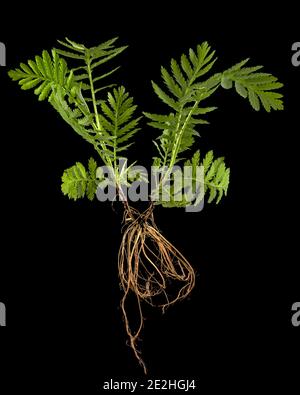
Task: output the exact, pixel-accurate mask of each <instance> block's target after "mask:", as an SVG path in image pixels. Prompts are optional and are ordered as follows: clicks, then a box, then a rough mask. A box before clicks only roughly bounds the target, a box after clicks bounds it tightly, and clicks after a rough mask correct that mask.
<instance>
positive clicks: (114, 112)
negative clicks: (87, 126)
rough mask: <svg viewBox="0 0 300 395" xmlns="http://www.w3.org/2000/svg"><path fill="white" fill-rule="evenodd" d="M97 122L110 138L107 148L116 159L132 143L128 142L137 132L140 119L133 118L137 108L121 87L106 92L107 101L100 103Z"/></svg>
mask: <svg viewBox="0 0 300 395" xmlns="http://www.w3.org/2000/svg"><path fill="white" fill-rule="evenodd" d="M100 108H101V113H99V120H100V123H101V125H102V126H103V129H104V130H105V132H106V133H108V135H109V136H110V137H111V140H110V141H107V143H106V144H107V146H108V147H109V149H110V150H111V154H112V155H113V156H114V157H116V155H117V154H118V153H119V152H122V151H125V150H126V149H127V148H128V147H129V146H130V145H131V144H132V143H130V142H129V140H130V139H131V138H132V137H133V136H134V135H135V133H137V132H138V131H139V128H138V123H139V120H140V119H141V117H138V118H136V117H134V113H135V111H136V108H137V106H136V105H134V104H133V99H132V98H131V97H130V96H129V94H128V92H126V90H125V88H124V87H123V86H120V87H118V88H115V89H113V91H112V92H108V94H107V100H105V101H104V100H103V101H101V103H100Z"/></svg>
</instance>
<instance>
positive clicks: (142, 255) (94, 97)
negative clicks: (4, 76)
mask: <svg viewBox="0 0 300 395" xmlns="http://www.w3.org/2000/svg"><path fill="white" fill-rule="evenodd" d="M116 41H117V38H113V39H111V40H109V41H106V42H104V43H102V44H100V45H97V46H95V47H91V48H89V47H86V46H85V45H84V44H78V43H76V42H74V41H71V40H69V39H68V38H66V39H65V41H58V43H59V44H60V48H58V49H56V48H55V49H52V50H51V52H48V51H46V50H44V51H43V52H42V55H41V56H36V57H35V58H34V59H33V60H28V61H27V62H26V63H21V64H20V66H19V68H16V69H15V70H11V71H9V76H10V77H11V78H12V79H13V80H14V81H17V82H18V83H19V85H20V87H21V89H23V90H33V91H34V93H35V95H37V97H38V100H40V101H43V100H47V101H48V103H50V104H51V105H52V106H53V107H54V108H55V110H56V111H57V112H58V114H59V115H60V116H61V117H62V118H63V120H64V121H65V122H67V123H68V124H69V125H70V126H71V127H72V128H73V130H74V131H75V132H76V133H77V134H79V135H80V136H81V137H82V138H83V139H84V140H86V141H87V142H89V143H90V144H92V145H93V147H94V149H95V151H96V152H97V161H95V160H94V159H93V158H91V159H89V161H88V165H87V167H85V166H84V165H83V164H82V163H80V162H77V163H76V164H74V165H73V166H71V167H70V168H68V169H67V170H65V171H64V173H63V176H62V192H63V194H64V195H67V196H68V197H69V198H70V199H74V200H77V199H79V198H83V197H85V196H86V197H87V198H88V199H90V200H93V199H94V198H95V195H96V193H97V196H98V191H99V190H101V188H102V190H103V188H104V187H105V186H107V185H111V184H112V183H113V184H114V186H115V190H116V193H115V196H114V199H117V198H119V200H120V201H121V202H122V206H123V208H124V220H123V227H122V241H121V246H120V250H119V254H118V268H119V277H120V281H121V286H122V290H123V296H122V300H121V310H122V313H123V316H124V322H125V328H126V332H127V335H128V338H129V343H130V346H131V348H132V350H133V352H134V354H135V356H136V358H137V360H138V361H139V363H140V364H141V366H142V367H143V369H144V372H145V373H146V372H147V369H146V365H145V363H144V361H143V359H142V356H141V352H140V350H139V348H138V339H139V338H140V336H141V331H142V328H143V323H144V318H143V310H142V308H143V302H147V303H148V304H150V305H151V306H158V307H160V308H162V310H163V311H164V310H165V309H166V308H167V307H169V306H170V305H172V304H174V303H176V302H177V301H179V300H182V299H184V298H186V296H187V295H189V294H190V292H191V291H192V289H193V287H194V285H195V273H194V269H193V267H192V266H191V264H190V263H189V262H188V260H187V259H186V258H185V257H184V256H183V255H182V254H181V253H180V252H179V251H178V250H177V249H176V248H175V247H174V246H173V245H172V243H170V242H169V241H168V240H167V239H166V238H165V237H164V236H163V235H162V233H161V232H160V231H159V229H158V227H157V226H156V224H155V219H154V208H155V206H157V205H162V206H163V207H168V208H169V207H170V208H172V207H186V208H188V207H189V208H191V207H195V206H196V205H198V204H200V203H201V202H202V201H203V199H204V198H206V197H207V200H208V202H209V203H211V202H216V203H218V202H219V201H220V200H221V198H222V197H223V196H224V195H226V193H227V189H228V184H229V175H230V174H229V168H228V167H227V166H226V165H225V162H224V158H223V157H219V158H215V157H214V154H213V151H209V152H208V153H206V155H203V156H202V155H200V151H199V149H197V148H195V146H198V141H197V136H198V135H199V129H200V128H201V127H202V125H205V124H207V123H208V121H207V118H208V116H209V113H210V112H212V111H214V110H215V109H216V107H212V106H207V104H206V102H207V101H208V99H210V96H212V95H213V94H214V93H215V92H216V90H217V89H219V88H224V89H226V90H230V89H231V90H235V91H236V92H237V93H238V94H239V95H240V96H241V97H242V98H243V99H246V100H248V101H249V103H250V105H251V107H252V108H253V109H254V110H256V111H258V110H260V109H261V108H262V109H264V110H266V111H267V112H270V111H271V110H282V109H283V102H282V94H280V93H278V92H277V90H278V89H279V88H281V87H282V84H281V83H280V82H278V80H277V78H276V77H274V76H273V75H271V74H268V73H265V72H262V71H261V69H262V66H254V67H253V66H251V67H249V66H248V61H249V59H245V60H243V61H241V62H240V63H238V64H236V65H234V66H233V67H231V68H229V69H227V70H225V71H223V72H217V73H215V74H212V73H211V71H212V69H213V66H214V65H215V62H216V57H215V52H214V51H212V50H211V48H210V46H209V45H208V43H207V42H204V43H202V44H199V45H198V46H197V47H196V48H195V49H190V50H189V51H188V52H187V54H183V55H182V56H181V58H180V59H178V60H175V59H172V60H171V62H170V65H169V66H168V67H166V68H165V67H162V68H161V76H162V82H160V83H156V82H152V87H153V90H154V92H155V94H156V96H157V97H158V99H160V100H161V101H162V102H163V103H162V105H161V108H162V113H160V114H152V113H149V112H144V113H141V114H139V115H136V110H137V106H136V105H135V104H134V103H133V99H132V97H130V95H129V93H128V92H127V91H126V89H125V88H124V86H118V85H116V84H114V83H112V82H108V83H106V82H105V81H107V80H109V79H111V77H112V75H113V74H114V73H115V71H116V70H117V69H118V67H112V68H110V69H109V70H108V71H106V72H103V71H102V66H103V65H104V64H106V63H108V62H110V61H111V60H112V59H113V58H115V57H116V56H117V55H119V54H120V53H122V52H123V51H124V50H125V49H126V47H125V46H120V47H117V46H116V45H115V44H116ZM71 65H72V67H71ZM105 66H106V70H107V65H105ZM142 119H147V121H148V125H150V127H152V128H154V129H156V130H158V131H159V132H158V135H157V136H156V137H155V139H154V140H153V143H154V149H155V152H156V154H155V155H154V158H153V166H154V168H155V169H159V177H158V182H157V184H156V186H155V188H154V189H152V190H151V192H150V193H149V199H148V201H149V204H148V207H147V209H146V210H145V211H139V210H138V209H137V208H136V207H133V203H132V202H130V200H128V199H127V198H126V196H125V193H124V191H125V187H126V188H130V186H131V185H132V184H133V183H134V182H136V181H137V180H138V181H143V180H144V175H143V174H142V172H138V171H135V172H134V170H133V165H134V163H132V164H130V165H129V166H128V167H125V166H123V167H122V166H120V162H121V161H123V162H124V158H126V156H127V151H128V149H129V147H130V146H131V144H133V143H134V142H136V141H137V142H138V141H139V140H142V138H143V136H142V133H141V132H140V125H141V122H142ZM143 128H144V126H143ZM138 132H140V133H139V134H137V133H138ZM192 151H194V153H193V154H191V153H190V152H192ZM187 158H189V159H187ZM100 165H101V166H102V165H105V166H106V167H107V168H108V169H109V172H110V177H109V180H107V178H105V177H104V173H103V171H102V169H101V168H100V167H99V166H100ZM178 166H181V167H187V166H188V167H189V168H190V169H191V172H190V176H189V179H190V181H191V185H192V192H193V193H187V192H186V191H185V190H183V187H182V184H180V183H179V186H178V185H176V183H175V178H176V172H177V173H178ZM175 167H176V168H177V170H174V169H175ZM199 168H201V169H202V171H201V172H198V171H197V170H198V169H199ZM145 182H146V181H145ZM199 184H200V185H201V188H200V190H201V193H200V192H199V193H198V194H195V193H194V192H195V191H196V190H197V188H196V186H197V185H199ZM190 192H191V191H190ZM99 200H101V199H99ZM130 295H134V296H135V298H136V300H137V306H138V320H137V323H135V324H136V325H135V329H132V328H133V325H132V324H131V323H130V322H129V318H128V315H127V302H128V301H129V299H128V297H129V296H130ZM130 300H131V299H130Z"/></svg>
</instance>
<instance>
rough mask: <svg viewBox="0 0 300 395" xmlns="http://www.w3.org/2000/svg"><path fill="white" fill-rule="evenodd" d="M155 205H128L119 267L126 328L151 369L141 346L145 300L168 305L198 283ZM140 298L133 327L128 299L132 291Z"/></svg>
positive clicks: (136, 351) (135, 351)
mask: <svg viewBox="0 0 300 395" xmlns="http://www.w3.org/2000/svg"><path fill="white" fill-rule="evenodd" d="M153 209H154V206H153V204H152V203H151V204H150V206H149V207H148V208H147V209H146V210H145V211H144V212H139V211H138V210H136V209H134V208H132V207H130V206H128V205H125V212H124V218H123V222H124V225H123V229H122V230H123V238H122V242H121V246H120V250H119V257H118V269H119V276H120V281H121V287H122V289H123V291H124V295H123V297H122V300H121V309H122V313H123V317H124V322H125V328H126V332H127V335H128V337H129V345H130V347H131V348H132V350H133V352H134V354H135V356H136V358H137V359H138V361H139V363H140V365H141V366H142V367H143V369H144V372H145V374H146V373H147V368H146V365H145V363H144V361H143V359H142V357H141V352H140V350H139V348H138V340H139V338H140V334H141V331H142V328H143V323H144V316H143V310H142V303H143V302H146V303H148V304H150V305H151V306H156V307H160V308H162V311H163V312H164V311H165V309H166V308H167V307H169V306H171V305H172V304H174V303H176V302H177V301H179V300H182V299H184V298H186V297H187V296H188V295H189V293H190V292H191V291H192V289H193V287H194V285H195V272H194V269H193V268H192V266H191V265H190V263H189V262H188V261H187V260H186V258H185V257H184V256H183V255H182V254H181V253H180V252H179V251H178V250H177V249H176V248H175V247H174V246H173V245H172V244H171V243H170V242H169V241H168V240H167V239H166V238H165V237H164V236H163V235H162V234H161V232H160V231H159V229H158V228H157V226H156V224H155V221H154V216H153ZM131 293H132V294H133V295H134V296H135V297H136V300H137V306H138V325H137V329H135V330H133V329H132V325H131V323H130V322H129V321H130V320H129V318H128V314H127V309H126V302H127V299H128V297H129V295H130V294H131Z"/></svg>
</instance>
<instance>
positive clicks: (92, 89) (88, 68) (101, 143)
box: [86, 58, 113, 167]
mask: <svg viewBox="0 0 300 395" xmlns="http://www.w3.org/2000/svg"><path fill="white" fill-rule="evenodd" d="M86 64H87V73H88V77H89V83H90V89H91V95H92V102H93V109H94V115H95V120H96V124H95V129H96V131H97V132H98V133H99V134H100V135H101V132H102V125H101V123H100V120H99V114H98V108H97V103H96V94H95V88H94V82H93V76H92V69H91V60H90V59H89V58H87V59H86ZM100 145H101V148H102V150H103V151H106V145H105V143H104V142H103V141H101V142H100ZM97 152H98V153H99V155H100V156H101V157H102V155H101V154H100V151H99V150H98V149H97ZM103 161H104V163H105V164H106V165H109V166H110V167H113V165H112V161H111V159H110V158H109V157H108V156H107V155H105V154H104V155H103Z"/></svg>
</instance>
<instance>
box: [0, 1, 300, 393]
mask: <svg viewBox="0 0 300 395" xmlns="http://www.w3.org/2000/svg"><path fill="white" fill-rule="evenodd" d="M166 4H167V2H164V5H166ZM285 4H286V5H285V8H281V9H278V10H275V11H274V12H273V13H272V12H271V11H270V9H268V10H267V11H265V12H263V10H262V9H261V8H260V7H257V6H255V5H254V4H252V5H249V4H248V6H247V7H248V8H247V7H246V6H245V7H244V6H242V5H241V4H240V6H239V7H238V8H235V7H234V6H233V5H231V6H228V7H225V6H224V7H220V6H219V5H217V4H215V5H212V6H211V7H208V6H203V5H201V4H200V3H198V2H186V3H181V4H178V5H175V4H172V3H169V4H168V7H166V8H165V9H164V10H162V9H161V7H162V4H160V5H159V4H154V3H152V5H150V4H149V5H146V4H144V3H140V5H136V6H134V5H133V4H131V3H130V4H127V6H124V5H123V6H122V7H121V6H120V5H119V4H117V3H115V4H111V6H109V7H108V6H105V7H104V6H103V5H102V4H101V3H100V2H97V3H95V5H93V3H88V2H87V3H86V4H81V5H78V6H77V9H76V10H73V12H71V10H70V9H71V8H73V7H74V8H76V6H75V5H74V4H73V5H69V11H68V12H67V11H62V9H61V8H60V7H59V6H56V7H54V6H52V7H50V6H49V5H47V4H44V3H43V4H41V3H40V4H39V5H37V6H36V7H35V6H33V5H32V6H31V7H29V6H28V8H26V7H24V8H23V9H22V11H19V12H18V11H17V8H18V7H17V6H14V7H8V6H7V7H6V9H5V12H2V14H1V18H2V21H1V34H0V41H2V42H4V43H5V44H6V47H7V67H6V68H4V67H3V68H1V69H0V80H1V92H0V102H1V176H2V177H1V179H2V182H1V185H2V191H1V225H2V226H1V228H2V237H1V252H2V254H1V255H2V258H1V268H0V301H1V302H5V304H6V307H7V327H6V328H2V329H1V333H0V339H1V343H0V344H1V350H0V353H1V357H0V359H1V362H2V363H3V367H2V368H1V371H0V385H2V386H3V382H4V381H5V382H6V383H7V384H8V386H7V388H8V392H7V393H14V392H15V391H16V390H17V389H18V390H20V389H22V390H24V391H25V390H26V391H27V390H30V391H31V392H37V391H39V392H42V393H45V392H46V393H47V392H48V391H49V392H50V391H53V392H52V393H60V392H64V393H65V394H71V393H74V392H75V391H76V390H78V391H80V392H81V393H84V394H96V393H98V392H100V391H101V386H102V385H103V382H104V380H106V379H110V378H114V379H117V378H122V379H130V378H134V379H138V378H143V374H142V371H141V369H140V368H139V366H137V363H136V361H135V359H134V357H133V355H132V352H131V350H130V349H129V348H128V347H127V346H126V344H125V342H126V337H125V332H124V328H123V323H122V321H121V314H120V309H119V300H120V296H121V292H120V289H119V284H118V280H117V266H116V262H117V251H118V246H119V243H120V237H121V236H120V221H121V210H120V209H119V207H118V205H116V207H115V208H116V213H115V212H113V211H112V210H111V207H110V204H109V203H99V202H98V203H97V202H93V203H90V202H89V201H86V200H83V201H80V202H73V201H69V200H68V199H67V198H66V197H64V196H63V195H62V193H61V192H60V177H61V175H62V172H63V170H64V169H65V168H67V167H69V166H71V165H72V164H74V162H76V161H82V162H86V161H87V159H88V158H89V157H90V156H92V155H94V153H93V151H92V148H91V147H90V146H89V145H88V144H87V143H85V142H84V141H82V140H81V139H80V138H79V136H77V135H76V134H75V133H74V132H73V131H72V130H71V129H70V128H69V127H68V126H67V125H65V124H64V122H63V121H62V120H61V119H59V117H58V116H57V115H56V113H55V111H54V110H53V109H52V108H50V107H49V105H47V103H46V102H43V103H38V102H37V100H36V97H35V96H34V95H33V94H32V93H28V92H23V91H21V90H20V89H19V87H18V86H17V85H16V84H15V83H13V82H11V81H10V80H9V78H8V77H7V73H6V72H7V70H8V69H9V68H13V67H16V66H17V65H18V64H19V63H20V62H21V61H26V60H27V59H30V58H32V57H33V56H35V55H36V54H39V53H40V52H41V51H42V50H43V49H50V48H51V47H53V46H55V42H56V39H62V38H64V37H65V36H67V37H69V38H71V39H74V40H75V41H78V42H84V43H85V44H86V45H90V46H92V45H96V44H98V43H100V42H102V41H105V40H107V39H109V38H111V37H114V36H116V35H117V36H119V37H120V44H122V45H123V44H129V49H128V50H127V51H126V53H124V54H122V55H121V56H120V57H119V58H118V61H116V62H114V63H115V64H119V63H120V64H122V69H121V71H120V72H119V73H118V76H117V78H118V82H119V83H122V84H125V86H126V87H127V88H128V89H129V91H130V92H131V94H132V95H133V96H134V97H135V101H136V102H137V103H138V104H139V108H140V110H145V111H150V112H151V111H152V112H155V111H156V112H161V111H163V109H165V108H164V106H163V105H162V104H161V103H160V102H159V101H158V100H157V99H156V97H155V95H154V94H153V92H152V89H151V85H150V80H151V79H153V80H155V81H158V80H159V78H160V66H161V65H167V64H168V63H169V61H170V58H171V57H175V58H176V57H177V58H178V57H179V56H180V55H181V54H182V53H183V52H184V51H187V49H188V48H190V47H195V46H196V45H197V44H198V43H200V42H202V41H204V40H207V41H208V42H209V43H210V45H211V46H212V47H213V48H214V49H216V51H217V55H218V58H219V60H218V63H217V65H216V68H215V70H216V71H217V70H219V71H221V70H223V69H225V68H228V67H230V66H231V65H233V64H235V63H237V62H238V61H240V60H242V59H244V58H246V57H250V58H251V59H252V65H256V64H263V65H264V66H265V69H266V70H267V71H269V72H271V73H272V74H275V75H276V76H278V77H279V79H280V81H282V82H283V83H284V84H285V86H284V88H283V92H284V95H285V110H284V111H283V112H272V113H271V114H267V113H265V112H263V111H262V112H260V113H256V112H255V111H253V110H252V109H251V108H250V105H249V103H248V102H247V101H245V100H243V99H242V98H241V97H238V96H237V95H236V94H234V92H232V91H224V90H222V91H220V92H218V93H217V94H216V95H215V97H214V98H212V99H211V100H210V102H211V104H212V105H217V106H218V107H219V109H218V111H216V112H215V113H213V114H210V121H211V125H209V126H207V127H206V126H205V127H203V129H202V131H201V139H200V140H199V141H198V142H197V144H199V146H200V147H201V149H202V152H206V151H207V150H209V149H214V151H215V153H216V154H217V155H225V157H226V160H227V163H228V165H229V166H230V167H231V169H232V177H231V184H230V189H229V194H228V197H227V198H226V199H224V200H223V201H222V202H221V203H220V204H219V205H218V206H215V205H206V206H205V208H204V211H203V212H200V213H185V212H184V210H179V209H178V210H177V209H173V210H171V209H158V210H157V212H156V219H157V222H158V225H159V227H160V228H161V229H162V230H163V233H164V235H166V236H167V237H168V238H169V239H170V240H171V241H172V242H174V244H175V245H176V246H177V247H178V248H179V249H180V250H181V251H182V252H183V253H184V254H185V255H186V256H187V257H188V258H189V260H190V261H191V262H192V264H193V266H194V267H195V269H196V271H197V285H196V288H195V290H194V291H193V294H192V296H191V297H190V298H189V300H187V301H185V302H183V303H181V304H179V305H177V306H174V307H173V308H170V309H169V311H168V312H167V313H166V314H165V315H164V316H162V315H161V314H160V313H159V312H155V311H153V310H151V309H146V317H147V320H146V323H145V329H144V332H143V342H142V344H141V346H142V350H143V356H144V359H145V361H146V363H147V366H148V369H149V378H166V377H172V378H177V379H180V378H192V379H196V380H197V383H198V385H199V388H198V389H199V390H200V392H202V393H204V394H206V393H214V392H215V391H216V390H217V389H218V390H220V389H222V390H224V391H225V390H226V391H228V390H230V391H232V392H234V393H235V392H236V393H238V392H239V393H240V392H243V391H244V389H247V388H251V389H255V390H257V389H258V390H260V389H265V390H270V389H271V388H272V389H273V388H278V387H279V386H282V389H285V390H287V388H288V387H292V386H294V387H295V388H296V385H297V371H298V377H299V358H298V362H297V361H294V357H295V356H296V355H297V354H298V355H299V328H295V327H292V325H291V315H292V313H291V306H292V304H293V303H294V302H296V301H299V299H300V291H299V260H298V243H297V240H298V229H297V227H298V212H297V206H298V204H297V203H298V179H299V177H298V176H297V174H298V155H299V154H298V144H297V141H298V139H297V134H298V133H299V115H298V114H299V77H300V68H299V67H298V68H296V67H293V66H292V63H291V56H292V51H291V46H292V44H293V43H294V42H296V41H299V33H300V32H299V29H297V28H296V27H297V26H296V15H295V12H293V9H292V7H290V8H289V7H288V5H287V3H285ZM250 8H251V9H250ZM154 136H155V134H154V131H153V130H151V129H150V128H148V127H147V126H146V124H145V123H144V127H143V131H142V132H141V133H140V134H139V135H138V138H137V142H136V147H135V148H134V149H133V150H131V153H130V158H131V159H138V160H139V161H140V162H141V163H143V164H149V163H150V160H151V157H152V155H153V147H152V145H151V140H152V138H153V137H154ZM94 157H95V155H94ZM297 364H298V365H297ZM1 393H2V391H1ZM3 393H4V392H3Z"/></svg>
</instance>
